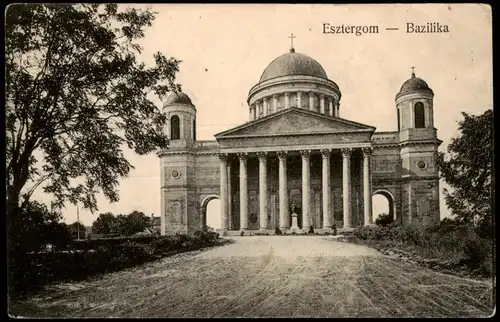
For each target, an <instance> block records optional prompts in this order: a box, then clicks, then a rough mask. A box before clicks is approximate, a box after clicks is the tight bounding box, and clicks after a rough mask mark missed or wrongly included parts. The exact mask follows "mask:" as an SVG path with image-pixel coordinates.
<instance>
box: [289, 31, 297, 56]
mask: <svg viewBox="0 0 500 322" xmlns="http://www.w3.org/2000/svg"><path fill="white" fill-rule="evenodd" d="M288 38H290V40H291V43H292V46H291V47H290V52H291V53H294V52H295V48H293V39H294V38H297V37H295V36H294V35H293V32H292V33H291V34H290V37H288Z"/></svg>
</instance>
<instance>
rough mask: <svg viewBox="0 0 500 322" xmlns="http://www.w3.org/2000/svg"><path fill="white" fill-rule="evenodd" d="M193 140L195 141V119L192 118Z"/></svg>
mask: <svg viewBox="0 0 500 322" xmlns="http://www.w3.org/2000/svg"><path fill="white" fill-rule="evenodd" d="M193 141H196V120H193Z"/></svg>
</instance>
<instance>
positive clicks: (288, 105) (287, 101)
mask: <svg viewBox="0 0 500 322" xmlns="http://www.w3.org/2000/svg"><path fill="white" fill-rule="evenodd" d="M285 108H290V94H288V93H285Z"/></svg>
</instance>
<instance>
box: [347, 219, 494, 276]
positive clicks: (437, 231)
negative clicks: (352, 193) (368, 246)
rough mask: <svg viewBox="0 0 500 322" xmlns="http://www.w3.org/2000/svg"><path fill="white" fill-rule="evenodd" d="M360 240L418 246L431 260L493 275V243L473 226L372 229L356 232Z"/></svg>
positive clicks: (448, 223)
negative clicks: (446, 260) (434, 258)
mask: <svg viewBox="0 0 500 322" xmlns="http://www.w3.org/2000/svg"><path fill="white" fill-rule="evenodd" d="M354 236H355V237H356V238H357V239H358V240H362V241H368V242H382V241H383V242H388V243H392V244H395V245H396V244H401V245H404V246H410V247H415V248H418V249H420V250H422V253H424V254H426V255H427V256H430V257H436V258H442V259H454V260H457V261H459V262H461V263H462V264H465V265H467V267H469V268H470V269H476V270H480V271H481V273H482V274H483V275H489V274H491V272H492V266H491V263H492V251H493V248H492V247H493V241H492V240H491V239H486V238H482V237H481V236H480V235H479V234H478V233H477V232H476V231H475V229H474V228H473V227H470V226H467V225H464V224H460V223H457V222H453V221H452V220H443V221H442V222H441V223H440V225H437V226H432V227H427V228H424V227H401V226H399V225H397V224H395V223H392V224H390V225H388V226H386V227H380V226H368V227H362V228H359V229H357V230H355V231H354Z"/></svg>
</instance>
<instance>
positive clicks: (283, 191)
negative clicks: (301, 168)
mask: <svg viewBox="0 0 500 322" xmlns="http://www.w3.org/2000/svg"><path fill="white" fill-rule="evenodd" d="M277 155H278V160H279V226H280V229H288V228H289V225H288V187H287V173H286V157H287V152H286V151H278V152H277Z"/></svg>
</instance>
